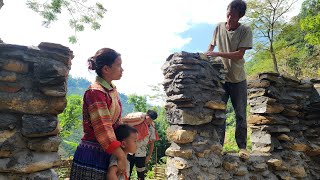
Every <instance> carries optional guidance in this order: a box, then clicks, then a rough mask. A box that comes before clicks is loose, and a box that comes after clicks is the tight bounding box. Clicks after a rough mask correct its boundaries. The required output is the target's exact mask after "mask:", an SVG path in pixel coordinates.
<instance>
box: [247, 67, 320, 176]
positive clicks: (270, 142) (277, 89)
mask: <svg viewBox="0 0 320 180" xmlns="http://www.w3.org/2000/svg"><path fill="white" fill-rule="evenodd" d="M314 82H316V80H314ZM248 86H249V87H248V88H249V90H248V98H249V104H250V106H251V110H250V113H251V116H250V117H249V118H248V123H249V124H251V125H250V128H251V129H252V134H251V138H250V139H251V141H252V150H253V151H260V152H267V153H271V154H272V155H273V156H275V157H277V158H276V160H277V161H278V162H281V163H279V164H278V165H275V164H273V165H274V166H275V174H276V175H277V176H279V177H282V178H285V177H290V178H292V177H294V178H307V179H310V178H311V179H314V178H316V179H318V178H319V173H320V170H319V168H318V169H317V168H314V167H319V163H320V162H319V160H315V161H311V160H310V157H312V156H318V157H319V155H320V143H319V142H320V96H319V94H318V92H317V91H316V89H315V88H314V85H313V83H312V82H311V81H301V80H299V79H296V78H293V77H288V76H283V75H279V74H276V73H262V74H259V75H258V78H257V79H255V80H252V81H249V84H248ZM309 156H310V157H309ZM314 163H316V164H314ZM306 167H309V168H306ZM312 175H315V176H312Z"/></svg>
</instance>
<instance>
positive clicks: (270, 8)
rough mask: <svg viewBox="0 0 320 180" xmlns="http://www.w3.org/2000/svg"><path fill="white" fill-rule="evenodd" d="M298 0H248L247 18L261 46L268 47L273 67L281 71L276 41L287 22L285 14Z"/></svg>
mask: <svg viewBox="0 0 320 180" xmlns="http://www.w3.org/2000/svg"><path fill="white" fill-rule="evenodd" d="M296 1H297V0H248V1H247V3H248V12H247V15H246V17H247V18H246V20H248V21H249V22H250V24H251V25H252V27H253V29H254V34H255V40H256V42H258V45H259V47H263V48H264V47H268V50H269V52H270V55H271V59H272V61H273V69H274V71H275V72H279V70H278V64H277V58H276V52H275V48H274V41H275V38H276V36H277V35H278V34H279V33H280V32H281V30H282V28H283V27H284V24H285V19H284V15H285V14H286V13H287V12H289V11H290V9H291V8H292V6H293V4H294V3H295V2H296Z"/></svg>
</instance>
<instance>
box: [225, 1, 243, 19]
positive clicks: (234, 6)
mask: <svg viewBox="0 0 320 180" xmlns="http://www.w3.org/2000/svg"><path fill="white" fill-rule="evenodd" d="M227 9H228V10H236V11H238V12H239V17H240V18H242V17H243V16H244V15H245V14H246V10H247V3H246V2H244V1H242V0H233V1H232V2H231V3H230V4H229V5H228V8H227Z"/></svg>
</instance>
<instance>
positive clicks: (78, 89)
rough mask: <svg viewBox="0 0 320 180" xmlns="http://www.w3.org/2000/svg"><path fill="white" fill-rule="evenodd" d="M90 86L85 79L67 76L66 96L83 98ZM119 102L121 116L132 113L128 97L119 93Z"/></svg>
mask: <svg viewBox="0 0 320 180" xmlns="http://www.w3.org/2000/svg"><path fill="white" fill-rule="evenodd" d="M89 85H90V82H89V81H88V80H87V79H85V78H73V77H72V76H69V78H68V95H71V94H78V95H80V96H83V94H84V92H85V90H86V89H87V88H88V86H89ZM119 96H120V101H121V104H122V115H126V114H128V113H130V112H133V105H131V104H128V103H127V102H128V97H127V96H126V95H125V94H122V93H119Z"/></svg>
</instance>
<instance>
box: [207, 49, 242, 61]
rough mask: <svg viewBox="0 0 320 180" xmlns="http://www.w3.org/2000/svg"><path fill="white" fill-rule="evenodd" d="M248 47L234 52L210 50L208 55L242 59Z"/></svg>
mask: <svg viewBox="0 0 320 180" xmlns="http://www.w3.org/2000/svg"><path fill="white" fill-rule="evenodd" d="M247 49H248V48H239V50H238V51H234V52H212V51H208V52H207V55H208V56H213V57H218V56H220V57H223V58H228V59H232V60H240V59H242V58H243V56H244V54H245V52H246V50H247Z"/></svg>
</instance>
